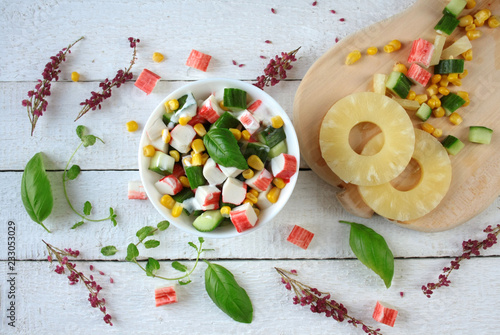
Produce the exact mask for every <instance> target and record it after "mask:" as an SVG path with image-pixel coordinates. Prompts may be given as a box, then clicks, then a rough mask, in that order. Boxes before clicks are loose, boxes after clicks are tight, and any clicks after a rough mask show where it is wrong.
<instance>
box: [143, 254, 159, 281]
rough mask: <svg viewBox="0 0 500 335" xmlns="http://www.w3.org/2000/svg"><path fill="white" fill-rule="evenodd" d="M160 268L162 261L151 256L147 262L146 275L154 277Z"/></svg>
mask: <svg viewBox="0 0 500 335" xmlns="http://www.w3.org/2000/svg"><path fill="white" fill-rule="evenodd" d="M159 269H160V263H159V262H158V261H157V260H156V259H154V258H151V257H149V258H148V262H147V263H146V275H148V276H150V277H154V275H155V273H156V271H158V270H159Z"/></svg>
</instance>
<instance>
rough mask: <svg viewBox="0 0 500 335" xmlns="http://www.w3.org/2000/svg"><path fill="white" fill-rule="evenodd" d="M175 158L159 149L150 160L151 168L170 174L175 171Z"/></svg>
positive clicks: (165, 174) (162, 173)
mask: <svg viewBox="0 0 500 335" xmlns="http://www.w3.org/2000/svg"><path fill="white" fill-rule="evenodd" d="M174 165H175V159H174V157H172V156H170V155H167V154H166V153H164V152H161V151H157V152H156V153H155V154H154V156H153V157H151V161H150V162H149V170H151V171H154V172H156V173H159V174H161V175H163V176H168V175H169V174H172V172H173V171H174Z"/></svg>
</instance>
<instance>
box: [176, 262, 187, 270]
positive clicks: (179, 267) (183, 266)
mask: <svg viewBox="0 0 500 335" xmlns="http://www.w3.org/2000/svg"><path fill="white" fill-rule="evenodd" d="M172 267H173V268H174V269H176V270H177V271H180V272H186V271H187V266H185V265H184V264H181V263H179V262H177V261H174V262H172Z"/></svg>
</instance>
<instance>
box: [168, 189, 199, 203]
mask: <svg viewBox="0 0 500 335" xmlns="http://www.w3.org/2000/svg"><path fill="white" fill-rule="evenodd" d="M192 197H194V192H193V191H191V189H189V188H186V187H185V188H183V189H182V190H181V191H180V192H179V193H177V194H176V195H173V196H172V198H173V199H174V200H175V201H177V202H180V203H182V202H184V200H186V199H189V198H192Z"/></svg>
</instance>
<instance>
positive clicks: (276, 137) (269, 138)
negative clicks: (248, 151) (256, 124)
mask: <svg viewBox="0 0 500 335" xmlns="http://www.w3.org/2000/svg"><path fill="white" fill-rule="evenodd" d="M257 138H258V139H259V141H260V142H262V143H264V144H265V145H267V146H268V147H269V148H272V147H274V146H275V145H277V144H278V143H280V142H281V141H283V140H284V139H285V138H286V134H285V130H284V129H283V127H281V128H273V126H268V127H267V128H265V129H264V130H262V131H261V132H260V133H258V134H257Z"/></svg>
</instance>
